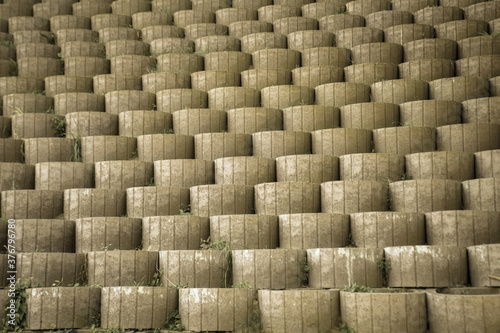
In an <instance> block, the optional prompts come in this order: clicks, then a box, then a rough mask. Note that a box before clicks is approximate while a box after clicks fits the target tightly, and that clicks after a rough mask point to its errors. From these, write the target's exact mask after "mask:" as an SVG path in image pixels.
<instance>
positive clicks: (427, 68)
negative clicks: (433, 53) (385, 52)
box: [398, 59, 455, 82]
mask: <svg viewBox="0 0 500 333" xmlns="http://www.w3.org/2000/svg"><path fill="white" fill-rule="evenodd" d="M398 67H399V77H400V78H401V79H415V80H422V81H427V82H429V81H432V80H437V79H442V78H445V77H453V76H455V62H454V61H453V60H448V59H422V60H413V61H409V62H405V63H402V64H399V66H398Z"/></svg>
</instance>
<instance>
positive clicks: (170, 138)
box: [137, 134, 194, 162]
mask: <svg viewBox="0 0 500 333" xmlns="http://www.w3.org/2000/svg"><path fill="white" fill-rule="evenodd" d="M137 151H138V155H139V160H141V161H146V162H154V161H158V160H168V159H178V158H179V159H184V158H194V137H193V136H191V135H183V134H148V135H141V136H139V137H138V138H137Z"/></svg>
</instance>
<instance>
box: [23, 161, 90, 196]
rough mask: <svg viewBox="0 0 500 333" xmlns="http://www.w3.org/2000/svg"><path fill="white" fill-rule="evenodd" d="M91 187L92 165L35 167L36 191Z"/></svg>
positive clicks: (42, 164)
mask: <svg viewBox="0 0 500 333" xmlns="http://www.w3.org/2000/svg"><path fill="white" fill-rule="evenodd" d="M27 179H29V177H27ZM93 186H94V166H93V165H92V164H88V163H77V162H43V163H37V164H36V165H35V188H36V189H37V190H52V191H63V190H66V189H71V188H89V187H93ZM18 188H19V186H18Z"/></svg>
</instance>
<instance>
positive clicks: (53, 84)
mask: <svg viewBox="0 0 500 333" xmlns="http://www.w3.org/2000/svg"><path fill="white" fill-rule="evenodd" d="M59 73H60V72H59ZM66 74H67V75H55V76H50V77H47V78H45V95H47V96H50V97H55V95H58V94H65V93H72V92H84V93H88V92H90V91H92V78H89V77H82V76H72V75H69V74H68V73H66ZM94 92H95V93H96V94H98V92H96V91H95V89H94ZM92 111H94V110H92Z"/></svg>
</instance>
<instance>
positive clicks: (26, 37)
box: [2, 20, 49, 44]
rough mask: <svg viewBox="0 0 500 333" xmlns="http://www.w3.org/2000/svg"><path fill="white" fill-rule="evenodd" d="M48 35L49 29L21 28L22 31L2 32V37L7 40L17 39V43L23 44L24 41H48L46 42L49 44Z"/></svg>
mask: <svg viewBox="0 0 500 333" xmlns="http://www.w3.org/2000/svg"><path fill="white" fill-rule="evenodd" d="M4 21H5V20H4ZM48 35H49V32H48V31H42V30H21V31H15V32H13V33H12V34H8V33H6V32H2V39H4V40H7V41H11V42H14V41H15V44H22V43H46V44H48V41H47V38H45V37H46V36H48ZM44 36H45V37H44Z"/></svg>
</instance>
